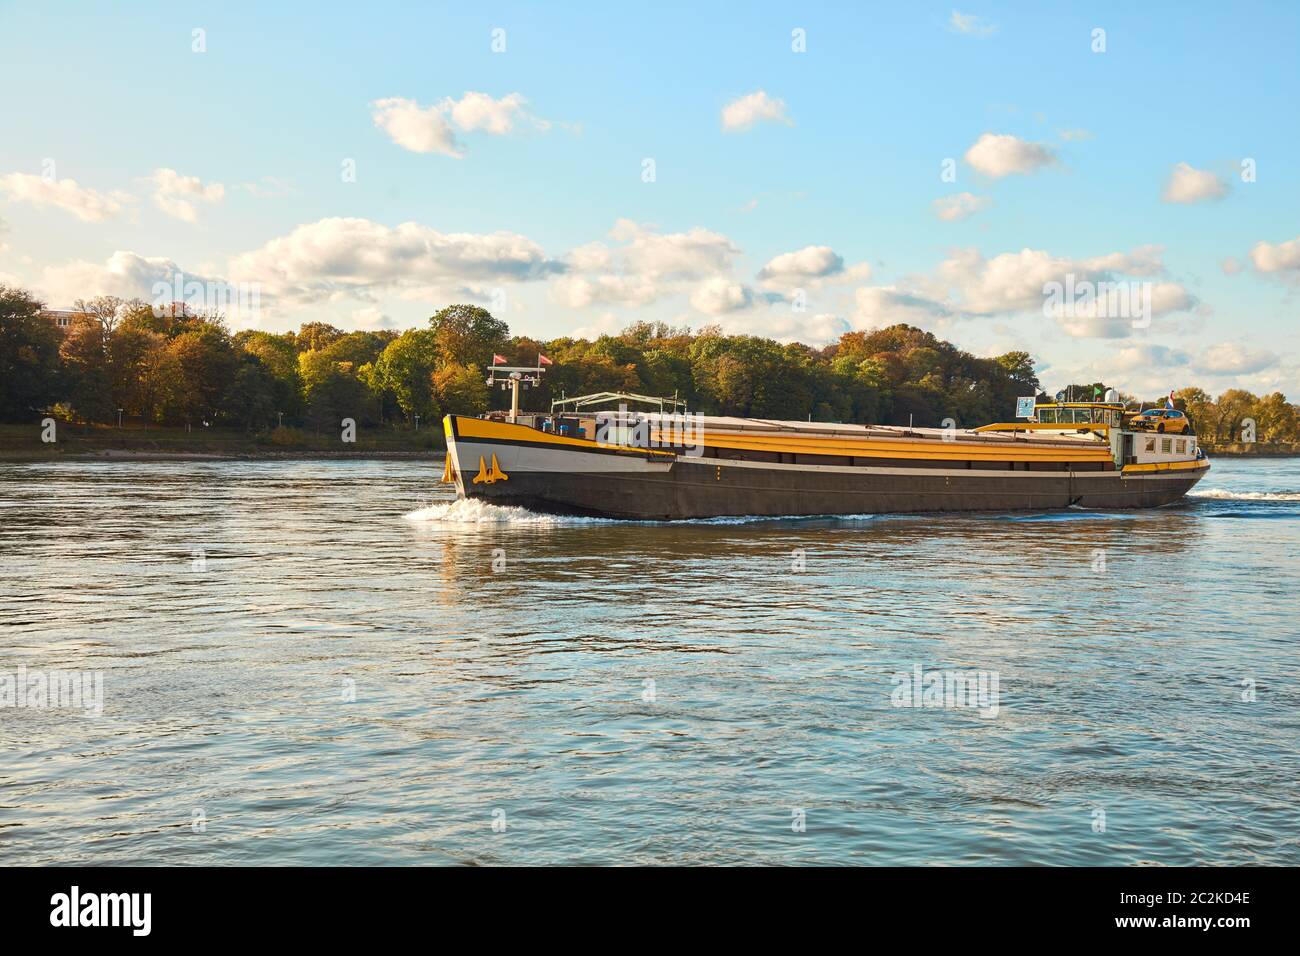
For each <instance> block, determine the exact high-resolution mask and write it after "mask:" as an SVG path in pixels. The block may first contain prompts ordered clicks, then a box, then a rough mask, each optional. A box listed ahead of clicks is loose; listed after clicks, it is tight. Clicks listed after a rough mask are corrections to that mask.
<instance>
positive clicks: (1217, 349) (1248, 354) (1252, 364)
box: [1196, 342, 1279, 375]
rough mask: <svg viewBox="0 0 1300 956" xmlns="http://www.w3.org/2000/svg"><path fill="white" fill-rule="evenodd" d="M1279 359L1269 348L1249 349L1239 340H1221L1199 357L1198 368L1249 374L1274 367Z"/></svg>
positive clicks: (1208, 372) (1207, 372)
mask: <svg viewBox="0 0 1300 956" xmlns="http://www.w3.org/2000/svg"><path fill="white" fill-rule="evenodd" d="M1278 361H1279V359H1278V356H1277V355H1276V354H1274V353H1273V352H1270V351H1268V350H1267V349H1248V348H1246V347H1245V346H1243V345H1241V344H1240V343H1237V342H1220V343H1219V344H1218V345H1212V346H1210V347H1209V348H1207V349H1206V350H1205V351H1204V352H1202V353H1201V354H1200V355H1199V356H1198V357H1197V360H1196V369H1197V371H1199V372H1205V373H1206V374H1209V375H1249V374H1251V373H1253V372H1262V371H1263V370H1264V369H1266V368H1272V367H1273V366H1274V365H1276V364H1277V363H1278Z"/></svg>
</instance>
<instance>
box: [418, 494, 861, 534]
mask: <svg viewBox="0 0 1300 956" xmlns="http://www.w3.org/2000/svg"><path fill="white" fill-rule="evenodd" d="M403 517H404V518H406V520H407V521H416V522H420V523H427V524H448V525H503V524H514V525H531V526H533V527H548V526H560V525H589V524H622V523H624V520H623V519H619V518H585V517H581V516H578V515H548V514H541V513H539V512H536V511H529V510H528V509H527V508H521V507H519V506H518V505H494V504H491V503H490V502H487V501H484V500H483V499H482V498H458V499H456V500H455V501H449V502H445V503H443V504H439V505H430V506H428V507H425V508H417V509H416V510H415V511H412V512H410V513H408V514H406V515H403ZM876 517H878V515H872V514H853V515H801V516H793V515H792V516H790V517H784V518H783V517H775V516H767V515H735V516H727V517H723V518H690V519H687V520H686V522H685V523H687V524H697V525H736V524H756V523H759V522H777V521H870V520H872V519H874V518H876ZM651 523H652V524H658V523H660V522H651Z"/></svg>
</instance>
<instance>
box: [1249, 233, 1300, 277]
mask: <svg viewBox="0 0 1300 956" xmlns="http://www.w3.org/2000/svg"><path fill="white" fill-rule="evenodd" d="M1250 261H1251V264H1252V265H1254V267H1255V269H1256V271H1258V272H1276V273H1281V274H1283V275H1288V274H1289V275H1292V276H1294V277H1296V278H1300V238H1296V239H1288V240H1287V241H1286V242H1279V243H1277V244H1276V245H1274V244H1273V243H1271V242H1262V241H1261V242H1257V243H1255V245H1254V247H1252V248H1251V250H1250Z"/></svg>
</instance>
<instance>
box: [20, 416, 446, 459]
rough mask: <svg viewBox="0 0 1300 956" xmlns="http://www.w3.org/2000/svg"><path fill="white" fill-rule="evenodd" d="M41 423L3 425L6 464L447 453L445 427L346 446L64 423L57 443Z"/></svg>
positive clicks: (209, 431) (222, 432) (359, 433)
mask: <svg viewBox="0 0 1300 956" xmlns="http://www.w3.org/2000/svg"><path fill="white" fill-rule="evenodd" d="M43 431H44V429H42V427H41V425H40V424H39V423H33V424H31V425H0V460H8V461H33V460H36V461H40V460H47V459H54V458H64V457H69V456H78V457H80V456H93V457H104V458H114V457H121V458H149V457H220V458H406V457H412V458H420V457H425V456H428V455H432V454H435V453H437V452H441V451H442V450H443V449H444V448H445V445H444V442H443V437H442V429H441V427H440V426H439V427H434V428H425V427H421V428H420V430H419V431H415V430H414V429H412V428H409V427H406V428H390V427H386V426H384V427H375V428H362V427H358V428H357V430H356V440H355V441H354V442H344V441H343V440H342V438H341V436H340V432H339V431H338V430H335V431H332V432H313V431H310V430H306V429H301V428H288V427H285V428H276V429H272V430H270V431H265V432H258V433H252V434H250V433H248V432H244V431H240V430H237V429H225V428H203V427H201V426H200V427H197V428H193V429H191V430H190V431H186V430H185V429H184V428H162V427H156V426H151V427H149V428H147V429H145V428H141V427H139V426H138V425H135V426H131V427H127V428H122V429H118V428H115V427H112V426H105V425H79V424H73V423H71V422H64V421H59V422H57V423H56V425H55V429H54V439H55V440H54V441H52V442H46V441H42V433H43Z"/></svg>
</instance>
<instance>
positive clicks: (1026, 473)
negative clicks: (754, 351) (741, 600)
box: [448, 429, 1208, 521]
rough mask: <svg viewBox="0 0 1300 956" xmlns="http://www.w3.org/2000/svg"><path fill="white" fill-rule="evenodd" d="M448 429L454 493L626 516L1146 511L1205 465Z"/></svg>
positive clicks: (1187, 484)
mask: <svg viewBox="0 0 1300 956" xmlns="http://www.w3.org/2000/svg"><path fill="white" fill-rule="evenodd" d="M450 432H451V430H450V429H449V435H448V453H449V454H450V455H452V456H453V464H454V471H455V480H456V484H457V487H458V490H459V491H460V492H461V494H462V495H463V496H466V497H472V498H480V499H483V500H486V501H490V502H493V503H496V504H503V505H520V506H523V507H526V508H528V509H530V510H534V511H542V512H550V513H560V514H580V515H591V516H598V517H609V518H623V519H636V520H660V521H661V520H676V519H689V518H716V517H726V516H740V515H758V516H771V517H796V516H812V515H850V514H893V513H915V512H958V511H995V512H1005V511H1051V510H1061V509H1065V508H1071V507H1074V508H1086V509H1107V510H1108V509H1117V508H1152V507H1158V506H1161V505H1167V504H1170V503H1172V502H1174V501H1177V500H1178V499H1179V498H1181V497H1183V496H1184V495H1185V494H1186V493H1187V492H1188V491H1189V490H1190V489H1191V488H1192V487H1193V486H1194V485H1195V484H1196V482H1197V481H1199V480H1200V478H1201V477H1202V475H1203V474H1204V471H1205V470H1206V468H1207V467H1208V465H1205V464H1202V465H1201V466H1200V467H1197V468H1187V469H1180V470H1166V471H1153V472H1143V473H1135V474H1130V473H1128V472H1119V471H1031V470H994V469H981V468H964V467H944V468H936V467H910V468H873V467H850V466H832V465H794V464H791V465H780V464H771V463H765V462H747V461H733V460H725V459H718V458H710V457H698V458H691V457H686V456H663V455H647V454H645V453H637V452H628V451H613V450H609V449H599V450H585V449H582V448H578V447H548V446H547V445H546V444H545V443H538V444H536V445H533V444H528V443H523V442H518V443H516V442H509V441H501V440H479V439H467V438H460V437H457V436H455V435H454V434H451V433H450ZM493 456H496V461H497V462H498V464H499V467H500V470H501V472H502V473H503V474H504V475H505V477H504V478H502V479H499V480H494V481H482V480H480V481H477V482H476V481H475V477H476V473H477V471H478V469H479V463H480V460H482V461H483V462H485V463H486V462H490V461H492V460H493Z"/></svg>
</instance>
